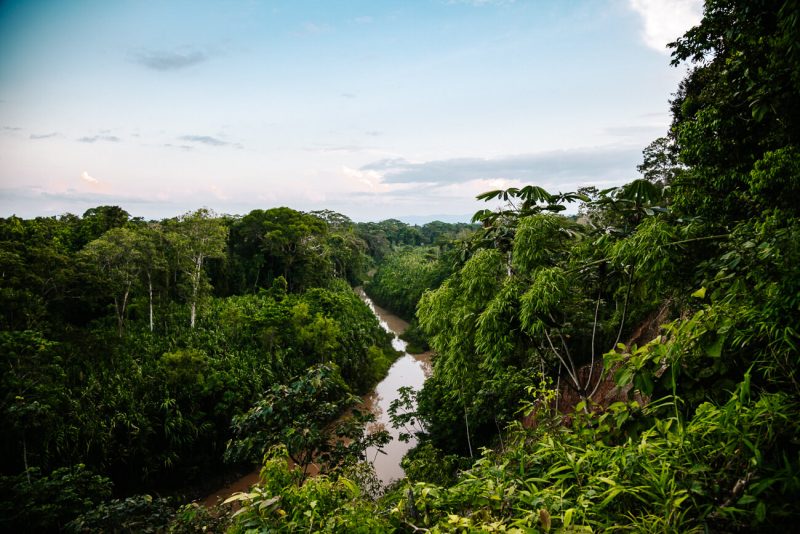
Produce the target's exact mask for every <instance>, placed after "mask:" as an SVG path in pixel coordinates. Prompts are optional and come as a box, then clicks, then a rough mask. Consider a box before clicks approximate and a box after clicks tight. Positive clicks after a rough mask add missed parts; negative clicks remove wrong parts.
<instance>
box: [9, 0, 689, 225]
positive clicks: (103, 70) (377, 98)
mask: <svg viewBox="0 0 800 534" xmlns="http://www.w3.org/2000/svg"><path fill="white" fill-rule="evenodd" d="M699 14H700V6H699V3H698V2H697V1H696V0H592V1H589V0H587V1H569V0H561V1H556V0H553V1H545V0H536V1H534V0H530V1H526V0H516V1H512V0H494V1H493V0H471V1H468V0H463V1H459V0H416V1H413V0H406V1H375V0H373V1H363V2H359V1H351V2H334V1H330V0H329V1H318V2H312V1H300V0H296V1H286V2H279V1H257V0H251V1H217V2H203V1H199V0H195V1H191V2H181V1H150V0H131V1H125V0H115V1H112V2H109V1H90V0H71V1H69V2H64V1H58V0H52V1H47V0H37V1H34V0H23V1H14V0H6V1H4V2H2V4H0V216H7V215H11V214H12V213H16V214H17V215H20V216H25V217H31V216H36V215H56V214H60V213H64V212H73V213H78V214H80V213H82V212H83V211H84V210H86V209H87V208H89V207H93V206H97V205H100V204H117V205H120V206H122V207H124V208H125V209H126V210H128V211H129V212H130V213H131V214H133V215H137V216H144V217H147V218H160V217H167V216H174V215H178V214H180V213H183V212H186V211H188V210H191V209H196V208H199V207H203V206H205V207H209V208H212V209H214V210H216V211H217V212H220V213H232V214H236V213H238V214H244V213H247V212H248V211H250V210H252V209H255V208H270V207H275V206H282V205H285V206H290V207H293V208H295V209H301V210H313V209H321V208H328V209H334V210H336V211H340V212H342V213H344V214H345V215H348V216H350V217H351V218H353V219H355V220H380V219H384V218H388V217H401V218H403V217H405V218H414V220H425V219H429V218H447V216H449V217H451V218H452V217H455V218H457V219H459V218H460V219H463V218H464V217H465V216H467V215H469V214H471V213H472V212H474V211H476V210H477V209H482V208H484V207H485V206H483V205H481V204H479V203H478V202H477V201H475V199H474V197H475V195H476V194H479V193H481V192H482V191H485V190H487V189H494V188H498V187H510V186H515V185H521V184H526V183H535V184H537V185H541V186H543V187H545V188H547V189H550V190H553V191H559V190H560V191H568V190H574V189H576V188H577V187H579V186H581V185H590V184H595V185H600V186H605V185H615V184H619V183H623V182H625V181H628V180H630V179H633V178H635V177H636V169H635V167H636V165H637V164H638V163H639V162H640V160H641V151H642V149H643V148H644V147H645V146H646V145H647V144H648V143H649V142H650V141H652V140H653V139H654V138H656V137H658V136H661V135H663V134H664V133H665V132H666V130H667V128H668V125H669V114H668V107H669V104H668V100H669V98H670V94H671V93H672V92H674V91H675V89H676V88H677V84H678V82H679V80H680V79H681V77H682V76H683V74H684V71H683V70H682V69H680V68H673V67H670V66H669V55H668V52H667V50H666V48H665V47H664V45H665V43H666V42H668V41H671V40H673V39H674V38H676V37H677V36H678V35H680V34H681V33H683V32H684V31H685V30H686V29H688V28H689V27H691V26H692V25H693V24H695V23H696V22H697V21H698V20H699Z"/></svg>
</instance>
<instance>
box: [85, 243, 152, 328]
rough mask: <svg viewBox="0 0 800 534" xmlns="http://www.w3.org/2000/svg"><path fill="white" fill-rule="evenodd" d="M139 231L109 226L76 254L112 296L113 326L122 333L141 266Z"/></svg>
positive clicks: (142, 261) (142, 258)
mask: <svg viewBox="0 0 800 534" xmlns="http://www.w3.org/2000/svg"><path fill="white" fill-rule="evenodd" d="M140 246H141V240H140V237H139V235H138V234H137V233H136V232H135V231H133V230H130V229H128V228H113V229H111V230H109V231H107V232H106V233H104V234H103V235H102V236H101V237H99V238H97V239H95V240H94V241H92V242H91V243H89V244H88V245H86V246H85V247H84V248H83V250H81V252H80V256H81V259H82V261H83V262H84V265H85V266H86V268H87V269H88V270H89V271H90V272H93V273H94V274H96V275H97V276H98V280H99V281H100V284H101V285H102V286H104V287H105V288H106V290H107V291H108V292H109V293H110V294H111V296H112V298H113V300H114V312H115V314H116V317H117V328H118V332H119V335H120V336H122V333H123V329H124V324H125V313H126V310H127V308H128V303H129V302H130V297H131V291H132V289H133V286H134V284H135V283H136V282H137V281H138V278H139V274H140V273H141V272H142V270H143V268H144V257H143V256H142V251H141V248H140Z"/></svg>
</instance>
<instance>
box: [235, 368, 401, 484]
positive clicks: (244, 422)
mask: <svg viewBox="0 0 800 534" xmlns="http://www.w3.org/2000/svg"><path fill="white" fill-rule="evenodd" d="M359 402H360V399H359V398H358V397H355V396H354V395H352V394H350V393H349V391H348V388H347V386H346V384H345V383H344V381H343V380H342V378H341V376H339V373H338V370H337V369H336V368H335V367H331V366H328V365H316V366H314V367H311V368H309V369H308V370H307V371H306V372H305V374H303V375H302V376H300V377H298V378H296V379H295V380H294V381H293V382H291V383H290V384H288V385H275V386H273V387H272V388H271V390H270V391H269V393H267V394H266V395H264V397H263V398H262V399H261V400H259V401H258V402H257V403H256V404H255V405H254V406H253V407H252V408H250V410H248V412H247V413H245V414H244V415H242V416H238V417H235V418H234V420H233V427H234V433H235V436H236V437H235V439H234V441H233V442H232V443H231V444H230V446H229V448H228V451H227V452H226V457H227V458H229V459H231V460H235V461H242V460H251V461H255V460H257V459H259V458H263V457H264V456H265V455H266V454H267V452H268V451H269V450H270V449H271V448H273V447H275V446H276V445H282V446H283V447H284V448H285V450H286V453H287V454H288V456H289V458H291V459H292V461H293V462H294V463H295V465H297V466H298V467H299V468H300V470H301V471H302V479H305V477H306V476H307V473H308V468H309V466H310V465H311V463H312V462H316V463H317V464H319V465H320V466H322V467H321V469H322V470H323V471H331V470H334V469H336V468H339V467H341V466H342V465H343V464H344V463H346V462H350V461H352V460H353V459H357V458H361V459H363V456H364V453H365V451H366V449H367V447H369V446H375V445H378V446H380V445H385V444H386V443H387V442H388V440H389V437H388V434H387V433H386V431H380V432H376V433H372V434H369V435H365V434H364V429H365V427H366V424H367V423H369V422H371V421H374V415H372V414H362V413H361V412H359V411H358V410H355V409H353V407H354V406H356V405H357V404H358V403H359ZM346 410H352V412H351V416H350V417H348V418H344V419H341V420H339V421H337V422H335V423H333V421H334V419H335V418H337V417H339V416H341V415H343V414H344V412H345V411H346ZM332 423H333V424H332ZM302 479H301V480H302Z"/></svg>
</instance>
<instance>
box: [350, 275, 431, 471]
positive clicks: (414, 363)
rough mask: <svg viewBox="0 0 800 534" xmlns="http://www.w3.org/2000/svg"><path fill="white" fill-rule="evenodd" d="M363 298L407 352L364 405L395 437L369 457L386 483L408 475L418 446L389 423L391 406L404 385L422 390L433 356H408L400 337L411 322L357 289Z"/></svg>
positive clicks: (398, 348) (369, 453)
mask: <svg viewBox="0 0 800 534" xmlns="http://www.w3.org/2000/svg"><path fill="white" fill-rule="evenodd" d="M357 291H358V294H359V296H360V297H361V298H362V299H363V300H364V302H365V303H366V304H367V305H368V306H369V307H370V308H371V309H372V311H373V312H374V313H375V315H376V316H377V317H378V320H379V321H380V323H381V326H382V327H383V328H384V329H385V330H386V331H387V332H389V333H391V334H394V339H393V340H392V346H393V347H394V348H395V350H399V351H402V352H404V354H403V356H401V357H400V358H398V359H397V361H395V362H394V364H393V365H392V366H391V367H390V368H389V372H388V374H387V375H386V378H384V379H383V380H382V381H381V382H380V383H379V384H378V385H377V386H375V389H374V390H373V391H372V392H371V393H370V394H368V395H366V396H365V397H364V406H365V407H366V408H367V409H369V410H370V411H371V412H372V413H373V414H375V418H376V423H375V424H376V425H377V427H378V428H380V427H381V426H382V427H383V428H385V429H386V430H387V431H388V432H389V434H390V435H391V436H392V441H391V443H389V444H388V445H386V446H385V447H384V448H383V451H382V453H380V452H379V451H376V450H374V449H369V450H367V458H369V459H370V460H371V461H372V463H373V465H374V466H375V473H376V474H377V475H378V478H379V479H380V480H381V482H383V483H384V484H387V483H389V482H391V481H392V480H395V479H398V478H402V477H403V476H404V474H403V469H402V468H401V467H400V461H401V460H402V459H403V456H404V455H405V453H406V452H407V451H408V450H409V449H410V448H412V447H413V446H414V445H416V440H415V439H413V438H412V439H411V440H410V441H408V442H402V441H400V440H399V439H398V438H399V434H400V433H399V431H398V430H396V429H395V428H393V427H392V425H391V422H390V421H389V414H388V410H389V405H390V404H391V402H392V401H393V400H395V399H397V398H398V394H397V390H398V389H400V388H401V387H403V386H410V387H412V388H414V389H417V390H418V389H420V388H421V387H422V384H423V383H424V382H425V379H426V378H427V377H429V376H430V374H431V362H430V354H428V353H425V354H408V353H407V352H405V350H406V342H405V341H403V340H402V339H400V338H399V337H398V336H399V335H400V334H402V333H403V332H404V331H405V330H406V328H408V323H407V322H406V321H404V320H402V319H401V318H399V317H397V316H396V315H394V314H392V313H390V312H388V311H386V310H384V309H383V308H381V307H380V306H377V305H375V304H374V303H373V302H372V301H371V300H370V298H369V297H367V296H366V294H365V293H364V292H363V290H361V289H360V288H359V289H358V290H357Z"/></svg>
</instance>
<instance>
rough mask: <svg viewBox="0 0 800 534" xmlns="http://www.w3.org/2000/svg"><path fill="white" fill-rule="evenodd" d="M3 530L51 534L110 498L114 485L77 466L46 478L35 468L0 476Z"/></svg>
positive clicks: (53, 472)
mask: <svg viewBox="0 0 800 534" xmlns="http://www.w3.org/2000/svg"><path fill="white" fill-rule="evenodd" d="M0 493H1V494H2V498H0V529H1V530H3V531H5V532H48V531H51V530H52V529H54V528H63V527H64V526H65V525H66V523H67V522H68V521H69V520H70V519H72V518H73V517H75V515H77V514H80V513H83V512H86V511H88V510H90V509H92V508H94V507H95V506H96V505H97V504H98V503H99V502H100V501H102V500H103V499H107V498H109V497H110V496H111V481H110V480H109V479H108V478H105V477H102V476H100V475H96V474H94V473H92V472H91V471H89V470H87V469H86V466H84V465H82V464H77V465H74V466H70V467H62V468H59V469H56V470H54V471H52V472H51V473H49V474H47V475H43V474H42V473H41V471H40V470H39V468H36V467H33V468H31V469H29V470H28V471H26V472H25V473H21V474H19V475H15V476H5V475H4V476H0Z"/></svg>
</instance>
